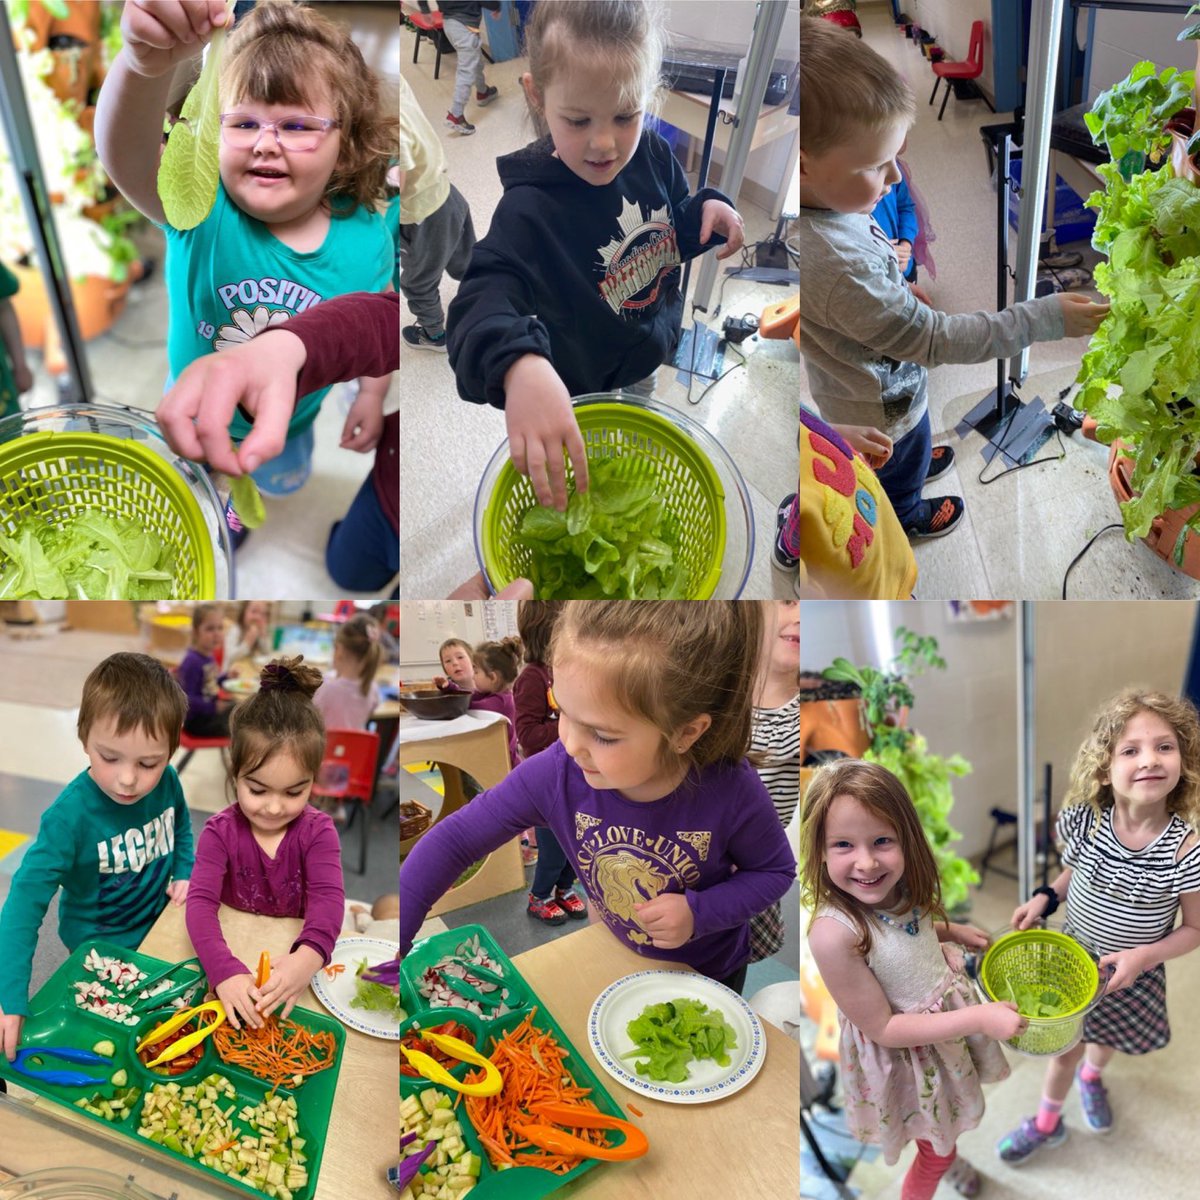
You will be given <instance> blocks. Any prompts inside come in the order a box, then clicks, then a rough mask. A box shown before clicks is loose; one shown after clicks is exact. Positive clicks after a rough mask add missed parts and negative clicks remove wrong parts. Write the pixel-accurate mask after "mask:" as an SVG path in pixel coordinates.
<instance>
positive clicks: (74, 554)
mask: <svg viewBox="0 0 1200 1200" xmlns="http://www.w3.org/2000/svg"><path fill="white" fill-rule="evenodd" d="M174 595H175V552H174V551H173V550H172V549H171V548H170V547H169V546H168V545H166V543H165V542H163V540H162V539H161V538H160V537H158V536H157V535H156V534H154V533H152V532H151V531H150V530H148V529H145V528H144V527H143V526H141V525H140V524H138V522H136V521H133V520H128V521H120V520H116V519H115V518H113V517H108V516H105V515H104V514H103V513H99V512H93V511H86V510H85V511H84V512H81V513H79V514H77V515H75V516H73V517H67V518H66V519H65V520H63V521H61V522H58V523H56V524H53V525H51V524H48V523H47V522H45V521H43V520H42V519H41V518H39V517H26V518H25V519H24V520H22V521H20V522H19V523H18V524H17V527H16V529H15V530H14V531H13V532H12V533H11V534H7V535H6V534H5V533H4V532H3V531H0V600H170V599H172V598H173V597H174Z"/></svg>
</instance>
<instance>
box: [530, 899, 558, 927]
mask: <svg viewBox="0 0 1200 1200" xmlns="http://www.w3.org/2000/svg"><path fill="white" fill-rule="evenodd" d="M525 911H526V912H527V913H528V914H529V915H530V916H531V917H533V918H534V919H535V920H538V921H544V922H545V923H546V924H547V925H565V924H566V921H567V914H566V913H565V912H563V910H562V909H561V908H560V907H559V906H558V904H556V903H555V902H554V901H553V900H539V899H538V898H537V897H536V896H535V895H534V894H533V893H532V892H530V893H529V906H528V907H527V908H526V909H525Z"/></svg>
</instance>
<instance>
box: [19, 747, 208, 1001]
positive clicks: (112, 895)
mask: <svg viewBox="0 0 1200 1200" xmlns="http://www.w3.org/2000/svg"><path fill="white" fill-rule="evenodd" d="M192 859H193V846H192V822H191V818H190V817H189V816H188V809H187V805H186V804H185V803H184V799H183V788H182V787H181V786H180V784H179V776H178V775H176V774H175V768H174V767H172V766H168V767H167V769H166V770H165V771H164V772H163V776H162V778H161V779H160V780H159V781H158V786H157V787H156V788H155V789H154V790H153V791H152V792H150V793H149V794H147V795H145V796H143V797H142V798H141V799H140V800H139V801H138V802H137V803H136V804H118V803H117V802H116V801H115V800H110V799H109V798H108V796H106V795H105V794H104V793H103V792H102V791H101V790H100V788H99V787H98V786H97V785H96V784H95V782H93V780H92V777H91V776H90V775H89V774H88V773H87V771H82V772H80V774H78V775H76V776H75V778H74V779H72V780H71V782H70V783H68V784H67V786H66V787H65V788H64V789H63V791H62V794H61V795H60V796H59V797H58V799H57V800H55V801H54V803H53V804H51V805H50V807H49V808H48V809H46V811H45V812H44V813H43V814H42V821H41V825H40V827H39V828H38V835H37V838H36V839H35V840H34V843H33V845H32V846H30V847H29V849H28V850H27V851H26V852H25V857H24V859H23V860H22V862H21V865H20V867H19V868H18V869H17V873H16V875H14V876H13V881H12V887H11V888H10V889H9V893H8V898H7V899H6V900H5V902H4V909H3V911H2V912H0V964H2V966H0V1008H3V1009H4V1011H5V1013H9V1014H15V1015H28V1013H29V975H30V968H31V966H32V962H33V951H34V947H35V946H36V944H37V936H38V930H39V928H40V927H41V924H42V921H43V919H44V918H45V916H46V909H47V908H48V907H49V905H50V901H51V900H52V899H53V897H54V893H55V892H56V891H57V890H58V889H59V888H60V887H61V888H62V895H61V896H60V897H59V901H58V933H59V936H60V937H61V938H62V940H63V942H64V943H65V944H66V947H67V949H68V950H74V949H75V947H76V946H78V945H79V943H80V942H82V941H84V940H85V939H86V938H102V939H104V940H105V941H109V942H115V943H116V944H117V945H118V946H126V947H128V948H129V949H131V950H134V949H136V948H137V947H138V946H139V945H140V944H141V942H142V939H143V938H144V937H145V936H146V934H147V933H149V932H150V927H151V925H153V924H154V922H155V921H156V920H157V919H158V915H159V913H161V912H162V910H163V909H164V908H165V907H166V904H167V884H168V883H170V882H171V881H172V880H173V879H190V878H191V874H192Z"/></svg>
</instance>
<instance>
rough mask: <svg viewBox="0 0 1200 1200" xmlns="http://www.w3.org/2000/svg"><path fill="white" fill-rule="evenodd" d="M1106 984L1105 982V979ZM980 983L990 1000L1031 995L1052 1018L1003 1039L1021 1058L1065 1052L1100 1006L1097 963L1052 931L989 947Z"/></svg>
mask: <svg viewBox="0 0 1200 1200" xmlns="http://www.w3.org/2000/svg"><path fill="white" fill-rule="evenodd" d="M1106 982H1107V981H1106ZM979 983H980V986H981V987H982V988H983V991H984V993H985V994H986V995H987V997H988V999H990V1000H1012V1001H1014V1002H1017V1003H1018V1007H1021V1005H1020V1003H1019V1001H1020V999H1022V998H1028V997H1030V996H1032V995H1036V996H1037V998H1038V1000H1039V1001H1040V1002H1041V1003H1042V1004H1044V1005H1045V1006H1046V1007H1049V1008H1053V1009H1055V1010H1056V1011H1055V1015H1054V1016H1045V1017H1039V1016H1032V1015H1030V1014H1029V1013H1026V1012H1022V1014H1021V1015H1022V1016H1024V1017H1026V1018H1027V1019H1028V1021H1029V1027H1028V1028H1027V1029H1026V1030H1025V1032H1024V1033H1021V1034H1018V1035H1017V1036H1016V1037H1014V1038H1009V1039H1008V1045H1009V1046H1011V1047H1012V1048H1013V1049H1014V1050H1016V1051H1018V1052H1019V1053H1021V1054H1029V1055H1032V1056H1034V1057H1039V1058H1040V1057H1043V1056H1045V1055H1051V1054H1064V1053H1065V1052H1066V1051H1068V1050H1070V1049H1071V1048H1072V1047H1073V1046H1074V1045H1076V1043H1077V1042H1078V1041H1079V1039H1080V1038H1081V1037H1082V1036H1083V1021H1084V1018H1085V1017H1086V1016H1087V1014H1088V1013H1089V1012H1090V1011H1091V1010H1092V1008H1094V1007H1095V1005H1096V1004H1098V1003H1099V1002H1100V999H1101V997H1102V996H1103V987H1102V985H1101V983H1100V972H1099V970H1098V968H1097V966H1096V960H1095V959H1094V958H1093V957H1092V955H1091V954H1089V953H1088V951H1087V950H1086V949H1085V948H1084V947H1083V946H1082V945H1080V944H1079V942H1077V941H1076V940H1075V939H1074V938H1073V937H1071V936H1070V934H1066V933H1060V932H1059V931H1058V930H1056V929H1025V930H1019V931H1015V932H1012V933H1006V934H1005V935H1004V936H1003V937H1001V938H998V939H997V940H996V941H995V942H993V943H992V945H991V946H990V947H988V950H987V952H986V953H985V954H984V956H983V961H982V963H981V964H980V967H979Z"/></svg>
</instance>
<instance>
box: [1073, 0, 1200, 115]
mask: <svg viewBox="0 0 1200 1200" xmlns="http://www.w3.org/2000/svg"><path fill="white" fill-rule="evenodd" d="M1195 19H1196V18H1195V17H1192V18H1191V19H1190V20H1188V21H1185V20H1184V18H1183V16H1182V15H1181V14H1179V13H1152V12H1145V13H1134V12H1100V11H1097V13H1096V24H1095V27H1094V29H1093V33H1092V62H1091V75H1090V78H1089V79H1088V93H1087V99H1088V103H1089V104H1090V103H1091V102H1092V101H1093V100H1095V98H1096V97H1097V96H1098V95H1099V94H1100V93H1101V92H1103V91H1104V90H1105V89H1106V88H1110V87H1112V85H1113V84H1114V83H1119V82H1120V81H1121V80H1122V79H1124V78H1125V76H1126V75H1128V74H1129V72H1130V70H1131V69H1132V68H1133V66H1134V65H1135V64H1136V63H1139V62H1141V60H1142V59H1149V60H1150V61H1151V62H1153V63H1157V64H1158V68H1159V70H1160V71H1161V70H1162V69H1163V67H1178V68H1179V69H1180V70H1183V69H1185V68H1186V69H1191V68H1193V67H1195V65H1196V46H1195V44H1194V43H1193V42H1177V41H1176V40H1175V37H1176V35H1177V34H1178V33H1179V31H1180V30H1181V29H1183V28H1184V27H1185V25H1187V24H1191V23H1193V22H1194V21H1195Z"/></svg>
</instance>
